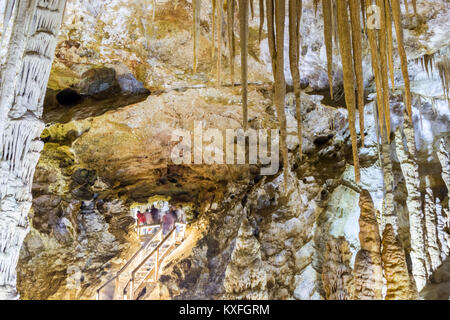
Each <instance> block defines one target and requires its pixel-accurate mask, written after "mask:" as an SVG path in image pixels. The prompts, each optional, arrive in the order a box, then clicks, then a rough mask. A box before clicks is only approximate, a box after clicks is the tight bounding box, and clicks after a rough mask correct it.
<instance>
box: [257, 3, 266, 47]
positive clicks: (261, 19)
mask: <svg viewBox="0 0 450 320" xmlns="http://www.w3.org/2000/svg"><path fill="white" fill-rule="evenodd" d="M264 16H265V14H264V0H259V32H258V40H259V42H261V37H262V33H263V29H264Z"/></svg>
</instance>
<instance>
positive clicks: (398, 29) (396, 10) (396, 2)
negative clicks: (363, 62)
mask: <svg viewBox="0 0 450 320" xmlns="http://www.w3.org/2000/svg"><path fill="white" fill-rule="evenodd" d="M405 3H406V2H405ZM391 8H392V17H393V18H394V25H395V34H396V36H397V47H398V54H399V56H400V62H401V68H402V74H403V81H404V82H405V105H406V111H407V113H408V115H409V119H410V120H411V121H412V110H411V89H410V83H409V74H408V60H407V58H406V52H405V48H404V46H403V29H402V20H401V11H400V0H392V1H391Z"/></svg>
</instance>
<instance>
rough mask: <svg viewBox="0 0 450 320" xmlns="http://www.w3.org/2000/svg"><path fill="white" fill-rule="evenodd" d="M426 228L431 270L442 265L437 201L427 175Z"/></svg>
mask: <svg viewBox="0 0 450 320" xmlns="http://www.w3.org/2000/svg"><path fill="white" fill-rule="evenodd" d="M425 187H426V188H425V203H424V204H425V210H424V213H425V215H424V216H425V230H426V240H427V241H426V244H427V245H426V248H427V251H428V255H429V257H430V263H431V266H430V268H429V269H431V272H433V271H434V270H436V269H437V268H438V267H439V266H440V265H441V262H442V261H441V255H440V250H439V245H438V239H437V218H436V203H435V201H434V196H433V190H432V189H431V182H430V176H426V177H425Z"/></svg>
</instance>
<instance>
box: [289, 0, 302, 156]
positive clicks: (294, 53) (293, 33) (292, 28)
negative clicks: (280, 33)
mask: <svg viewBox="0 0 450 320" xmlns="http://www.w3.org/2000/svg"><path fill="white" fill-rule="evenodd" d="M297 6H300V7H301V6H302V2H301V1H298V0H289V63H290V67H291V74H292V80H293V85H294V95H295V111H296V115H297V134H298V143H299V147H298V149H299V156H300V160H301V159H302V145H303V143H302V141H303V139H302V113H301V101H300V71H299V58H300V56H299V36H300V35H299V23H300V19H301V17H298V16H297V15H298V13H299V12H300V13H301V8H300V9H299V8H298V7H297Z"/></svg>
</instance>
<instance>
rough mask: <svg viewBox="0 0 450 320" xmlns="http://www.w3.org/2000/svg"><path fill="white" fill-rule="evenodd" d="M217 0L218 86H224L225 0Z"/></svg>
mask: <svg viewBox="0 0 450 320" xmlns="http://www.w3.org/2000/svg"><path fill="white" fill-rule="evenodd" d="M216 1H217V88H220V87H221V86H222V11H223V2H222V1H223V0H216Z"/></svg>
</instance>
